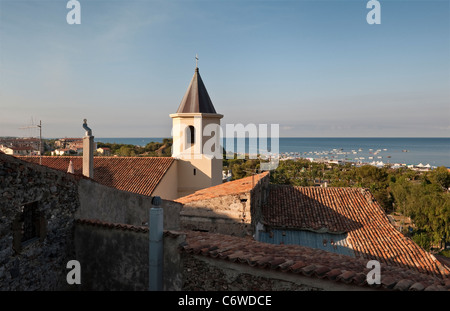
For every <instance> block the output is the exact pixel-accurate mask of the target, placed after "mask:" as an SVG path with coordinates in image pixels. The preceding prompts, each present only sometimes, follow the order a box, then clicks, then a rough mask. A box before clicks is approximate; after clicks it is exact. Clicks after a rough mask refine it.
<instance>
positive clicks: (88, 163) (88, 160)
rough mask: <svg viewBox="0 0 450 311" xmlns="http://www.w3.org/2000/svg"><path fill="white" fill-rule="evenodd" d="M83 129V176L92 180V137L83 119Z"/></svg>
mask: <svg viewBox="0 0 450 311" xmlns="http://www.w3.org/2000/svg"><path fill="white" fill-rule="evenodd" d="M83 128H84V129H85V130H86V134H85V135H84V137H83V175H84V176H86V177H89V178H94V136H92V130H91V129H90V128H89V127H88V126H87V120H86V119H84V123H83Z"/></svg>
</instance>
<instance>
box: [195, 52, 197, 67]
mask: <svg viewBox="0 0 450 311" xmlns="http://www.w3.org/2000/svg"><path fill="white" fill-rule="evenodd" d="M195 68H198V54H195Z"/></svg>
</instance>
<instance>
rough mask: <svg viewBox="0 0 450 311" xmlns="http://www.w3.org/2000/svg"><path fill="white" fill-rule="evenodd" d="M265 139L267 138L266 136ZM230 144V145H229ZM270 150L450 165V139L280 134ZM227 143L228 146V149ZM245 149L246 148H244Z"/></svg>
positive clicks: (240, 141) (142, 140)
mask: <svg viewBox="0 0 450 311" xmlns="http://www.w3.org/2000/svg"><path fill="white" fill-rule="evenodd" d="M163 139H164V138H161V137H130V138H96V139H95V140H96V141H97V142H103V143H117V144H130V145H138V146H145V145H146V144H148V143H149V142H152V141H153V142H162V141H163ZM264 140H266V139H264ZM227 143H228V144H227ZM266 144H267V145H268V148H267V149H268V150H269V151H271V152H273V153H278V154H279V155H280V156H281V157H282V158H283V157H284V158H299V157H301V158H312V159H316V160H317V159H328V160H342V161H349V162H357V163H372V164H388V163H389V164H400V165H405V164H406V165H416V166H417V165H419V166H420V165H423V166H431V167H438V166H445V167H448V168H450V138H410V137H408V138H391V137H389V138H385V137H371V138H361V137H358V138H347V137H345V138H335V137H333V138H324V137H320V138H312V137H308V138H305V137H281V138H279V140H278V152H276V151H277V150H271V149H270V147H271V146H272V145H274V149H275V148H276V144H274V143H273V142H272V141H271V140H270V139H267V140H266ZM227 145H228V146H229V147H228V148H227ZM230 145H231V144H230V141H229V140H227V139H225V138H224V139H223V146H224V147H225V150H226V151H228V152H240V151H241V148H242V147H240V148H239V149H238V146H245V152H246V153H248V152H249V150H255V149H254V148H257V147H258V146H259V144H258V143H257V142H256V145H255V141H252V140H249V139H248V138H234V143H233V145H234V149H233V148H231V146H230ZM242 151H243V150H242Z"/></svg>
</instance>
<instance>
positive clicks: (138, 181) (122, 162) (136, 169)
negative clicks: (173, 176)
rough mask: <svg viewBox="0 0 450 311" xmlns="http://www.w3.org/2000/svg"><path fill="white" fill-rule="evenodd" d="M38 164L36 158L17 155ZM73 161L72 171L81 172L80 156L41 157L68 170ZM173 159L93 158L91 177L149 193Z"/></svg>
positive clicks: (117, 186)
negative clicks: (92, 173) (92, 174)
mask: <svg viewBox="0 0 450 311" xmlns="http://www.w3.org/2000/svg"><path fill="white" fill-rule="evenodd" d="M18 158H20V159H22V160H25V161H28V162H32V163H36V164H39V157H18ZM70 161H72V163H73V168H74V174H75V175H81V174H82V167H83V158H82V157H76V156H74V157H48V156H44V157H42V165H44V166H48V167H50V168H53V169H57V170H60V171H64V172H67V169H68V167H69V163H70ZM174 161H175V159H174V158H171V157H94V180H95V181H97V182H98V183H100V184H103V185H105V186H109V187H113V188H116V189H119V190H124V191H128V192H134V193H138V194H143V195H151V194H152V192H153V191H154V190H155V188H156V186H157V185H158V184H159V182H160V181H161V179H162V177H163V176H164V174H165V173H166V172H167V170H168V169H169V167H170V166H171V165H172V163H173V162H174Z"/></svg>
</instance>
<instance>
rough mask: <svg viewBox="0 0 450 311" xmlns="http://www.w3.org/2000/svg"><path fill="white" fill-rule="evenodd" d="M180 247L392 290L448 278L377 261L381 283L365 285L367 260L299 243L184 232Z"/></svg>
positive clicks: (437, 284) (447, 282)
mask: <svg viewBox="0 0 450 311" xmlns="http://www.w3.org/2000/svg"><path fill="white" fill-rule="evenodd" d="M186 235H187V236H186V244H185V245H182V250H183V251H185V252H187V253H190V254H196V255H201V256H206V257H211V258H216V259H218V260H226V261H230V262H235V263H239V264H243V265H248V266H252V267H256V268H261V269H271V270H278V271H282V272H286V273H292V274H300V275H304V276H308V277H313V278H320V279H325V280H329V281H333V282H344V283H346V284H355V285H358V286H374V287H381V288H385V289H394V290H450V279H449V278H444V279H443V278H441V277H437V276H433V275H429V274H424V273H420V272H419V271H413V270H411V269H406V268H405V267H401V266H400V267H398V266H392V265H387V264H384V263H381V284H380V285H376V284H374V285H368V284H367V281H366V276H367V273H368V272H369V271H370V270H371V269H369V268H367V267H366V265H367V262H368V260H367V259H363V258H353V257H349V256H345V255H340V254H334V253H331V252H327V251H323V250H319V249H313V248H309V247H305V246H300V245H276V244H268V243H262V242H257V241H254V240H252V239H248V238H240V237H235V236H230V235H223V234H217V233H206V232H195V231H190V232H186Z"/></svg>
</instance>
